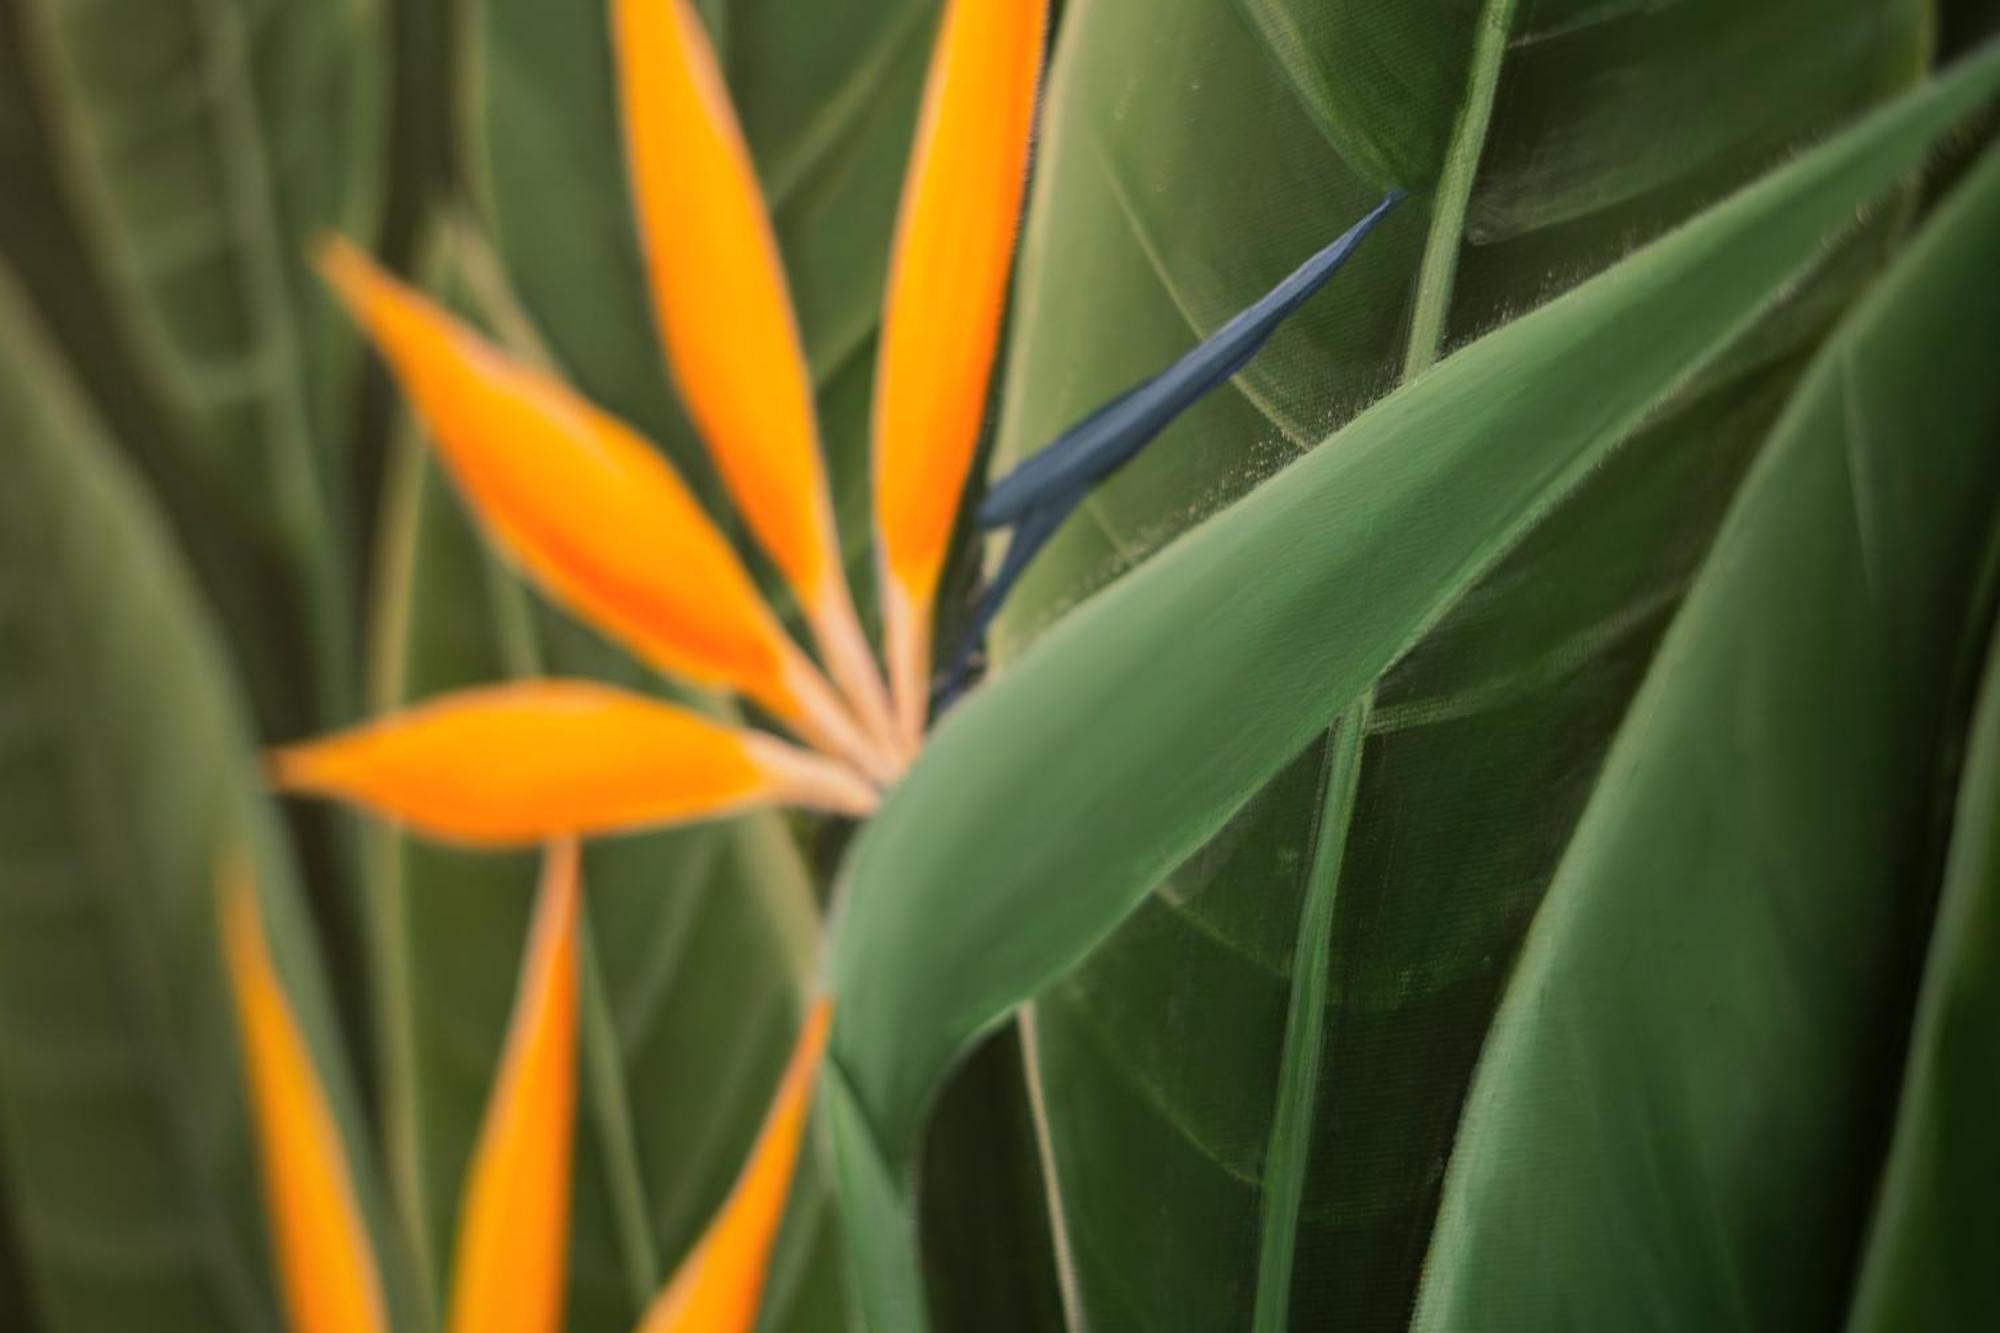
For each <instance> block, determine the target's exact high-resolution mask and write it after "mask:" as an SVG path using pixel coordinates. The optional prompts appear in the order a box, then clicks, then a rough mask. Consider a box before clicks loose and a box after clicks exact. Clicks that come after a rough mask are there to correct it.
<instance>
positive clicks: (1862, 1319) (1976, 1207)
mask: <svg viewBox="0 0 2000 1333" xmlns="http://www.w3.org/2000/svg"><path fill="white" fill-rule="evenodd" d="M1954 332H1955V331H1954ZM1985 678H1986V680H1985V685H1984V686H1983V687H1982V688H1981V690H1980V697H1979V708H1978V711H1977V712H1976V713H1975V714H1974V717H1973V722H1972V728H1971V733H1970V736H1969V738H1968V750H1969V753H1968V755H1967V757H1966V767H1965V773H1964V776H1963V777H1962V778H1961V780H1960V782H1959V787H1958V802H1957V806H1956V812H1957V818H1956V823H1955V825H1954V827H1953V830H1952V839H1951V854H1950V859H1949V860H1948V861H1947V862H1946V865H1945V874H1944V888H1943V893H1942V896H1941V898H1940V901H1939V904H1938V913H1937V920H1936V921H1935V923H1933V925H1932V927H1931V940H1930V948H1929V953H1928V956H1927V958H1926V961H1925V965H1924V979H1923V987H1922V990H1921V991H1920V993H1919V996H1918V1004H1917V1020H1916V1027H1915V1031H1914V1033H1913V1036H1912V1038H1911V1042H1910V1053H1909V1060H1908V1063H1907V1064H1906V1066H1905V1069H1904V1074H1903V1090H1902V1097H1901V1099H1900V1102H1899V1109H1898V1111H1897V1114H1896V1134H1895V1139H1894V1143H1893V1146H1892V1147H1891V1150H1890V1153H1889V1157H1888V1160H1887V1163H1886V1165H1885V1167H1884V1171H1883V1176H1882V1181H1881V1185H1880V1190H1879V1195H1878V1197H1877V1199H1876V1203H1875V1215H1874V1221H1873V1223H1872V1225H1871V1226H1870V1229H1869V1236H1868V1244H1867V1247H1866V1249H1865V1250H1864V1252H1863V1260H1862V1265H1861V1269H1860V1272H1861V1277H1860V1282H1859V1285H1858V1287H1857V1290H1856V1295H1855V1300H1854V1306H1853V1308H1852V1310H1851V1311H1850V1312H1849V1318H1848V1327H1849V1328H1852V1329H1856V1330H1866V1329H1881V1330H1884V1333H1887V1331H1888V1330H1893V1329H1905V1328H1976V1327H1978V1325H1979V1321H1980V1320H1981V1319H1983V1318H1985V1317H1986V1315H1987V1312H1988V1311H1990V1310H1993V1309H1995V1308H1996V1307H2000V1272H1996V1271H1995V1269H1994V1266H1993V1255H1994V1254H1995V1253H1996V1252H2000V1218H1996V1216H1995V1214H1994V1211H1993V1209H1992V1208H1991V1207H1989V1206H1988V1204H1987V1200H1986V1197H1985V1195H1986V1189H1987V1185H1988V1184H1989V1183H1990V1182H1991V1181H1993V1180H1995V1179H2000V1154H1996V1145H1995V1140H1994V1138H1993V1135H1992V1134H1991V1133H1990V1132H1989V1131H1990V1128H1991V1126H1993V1125H1994V1124H1996V1123H2000V1065H1996V1063H1995V1061H1994V1060H1993V1058H1992V1054H1993V1051H1994V1049H1995V1047H1996V1042H2000V640H1996V642H1995V643H1994V644H1993V646H1992V647H1991V648H1989V649H1988V651H1987V656H1986V671H1985Z"/></svg>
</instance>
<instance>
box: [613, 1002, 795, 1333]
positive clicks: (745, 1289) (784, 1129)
mask: <svg viewBox="0 0 2000 1333" xmlns="http://www.w3.org/2000/svg"><path fill="white" fill-rule="evenodd" d="M831 1013H832V1010H831V1007H830V1006H829V1004H828V1003H827V1001H825V1000H821V1001H819V1002H818V1003H817V1004H815V1005H814V1006H813V1008H812V1012H811V1013H809V1014H807V1015H806V1022H805V1028H804V1030H803V1031H801V1032H800V1033H799V1042H798V1046H797V1048H796V1049H795V1050H794V1051H793V1052H792V1059H791V1063H790V1064H789V1065H788V1066H787V1067H786V1069H785V1077H784V1080H783V1081H782V1082H781V1083H780V1084H779V1085H778V1096H777V1100H776V1101H774V1102H773V1103H772V1104H771V1110H770V1113H769V1114H768V1115H767V1116H765V1118H764V1128H763V1129H761V1130H759V1131H758V1134H757V1142H756V1144H755V1146H753V1147H752V1148H751V1150H750V1160H749V1161H748V1162H747V1163H746V1164H745V1165H744V1167H743V1174H742V1175H740V1176H738V1177H737V1178H736V1186H735V1188H734V1189H732V1190H731V1191H730V1192H729V1197H728V1198H727V1199H725V1200H724V1201H723V1204H722V1211H721V1212H719V1213H717V1214H716V1215H715V1220H714V1221H712V1222H710V1223H709V1225H708V1230H707V1232H706V1233H704V1234H703V1236H702V1238H701V1240H700V1241H699V1242H697V1243H696V1245H695V1248H694V1251H693V1253H691V1254H689V1255H688V1257H687V1259H686V1260H685V1261H684V1262H683V1263H682V1264H681V1266H680V1270H679V1271H678V1272H676V1273H675V1274H674V1276H673V1279H672V1280H671V1281H669V1282H668V1283H667V1286H666V1289H665V1290H664V1291H662V1292H661V1293H660V1295H659V1297H658V1298H657V1299H655V1300H654V1302H653V1304H652V1307H651V1308H650V1309H648V1310H647V1311H646V1315H645V1318H644V1319H642V1320H640V1322H639V1333H748V1330H749V1329H750V1326H751V1325H752V1324H753V1323H755V1322H756V1319H757V1305H758V1302H759V1301H760V1300H761V1299H762V1297H763V1294H764V1270H765V1269H766V1268H767V1267H768V1266H769V1264H770V1260H771V1242H772V1241H773V1240H774V1239H776V1237H777V1234H778V1223H779V1221H780V1220H781V1219H782V1218H783V1216H784V1212H785V1196H786V1195H787V1194H788V1193H789V1192H790V1191H791V1187H792V1171H793V1168H794V1167H795V1166H796V1165H797V1163H798V1157H799V1138H800V1136H801V1135H802V1133H803V1132H804V1130H805V1125H806V1115H807V1113H808V1112H809V1111H810V1110H811V1109H812V1089H813V1080H814V1077H815V1076H816V1075H817V1073H818V1072H819V1061H820V1054H821V1052H822V1051H824V1050H825V1048H826V1030H827V1020H828V1019H829V1017H830V1016H831Z"/></svg>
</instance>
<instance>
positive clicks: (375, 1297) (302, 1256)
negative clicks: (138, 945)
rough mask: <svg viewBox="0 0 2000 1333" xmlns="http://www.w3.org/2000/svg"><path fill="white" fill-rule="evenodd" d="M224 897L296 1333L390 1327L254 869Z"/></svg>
mask: <svg viewBox="0 0 2000 1333" xmlns="http://www.w3.org/2000/svg"><path fill="white" fill-rule="evenodd" d="M220 890H221V899H222V946H223V958H224V961H225V963H226V965H227V968H228V972H229V985H230V992H231V994H232V996H233V997H234V999H235V1004H236V1021H237V1025H238V1030H239V1033H240V1039H241V1041H242V1047H243V1069H244V1075H245V1078H246V1081H247V1082H248V1085H249V1095H250V1110H251V1118H252V1121H253V1122H254V1124H255V1128H256V1134H257V1149H258V1157H259V1160H260V1161H261V1163H262V1166H263V1180H264V1206H265V1209H266V1210H267V1212H268V1214H269V1218H270V1226H271V1240H272V1248H273V1250H274V1251H275V1253H276V1257H277V1263H278V1279H279V1285H280V1287H281V1288H282V1290H283V1295H284V1301H285V1310H286V1313H287V1315H288V1316H289V1322H290V1324H291V1327H292V1328H293V1330H295V1333H377V1331H378V1330H386V1329H387V1328H388V1320H387V1317H386V1316H385V1315H384V1313H383V1304H382V1283H381V1278H380V1277H379V1275H378V1274H377V1272H376V1269H375V1256H374V1251H373V1249H372V1248H371V1247H370V1245H369V1241H368V1232H367V1229H366V1227H364V1226H363V1225H362V1221H361V1214H360V1210H359V1209H358V1208H357V1207H356V1206H355V1202H354V1188H353V1184H352V1181H351V1180H350V1178H349V1174H348V1164H347V1151H346V1149H345V1147H344V1146H343V1145H342V1142H341V1137H340V1131H339V1129H338V1127H337V1126H336V1125H335V1123H334V1119H333V1112H332V1111H331V1110H330V1109H329V1107H328V1105H327V1100H326V1093H325V1091H324V1090H323V1089H322V1088H321V1086H320V1083H319V1077H318V1075H317V1074H316V1073H315V1072H314V1070H313V1063H312V1055H311V1053H310V1051H309V1050H308V1049H307V1046H306V1041H305V1037H304V1035H303V1034H302V1033H301V1032H300V1030H299V1025H298V1021H297V1020H296V1018H294V1016H293V1014H292V1009H291V1004H290V1002H289V1001H288V1000H287V998H286V996H285V988H284V984H283V983H282V982H281V981H280V980H279V979H278V973H277V969H276V968H275V967H274V966H273V965H272V962H271V955H270V950H269V947H268V946H267V944H266V942H265V938H264V923H263V919H262V917H261V915H260V914H259V912H258V910H257V888H256V885H255V884H254V883H253V882H252V881H251V877H250V867H249V865H248V863H247V862H245V861H243V860H241V859H240V858H232V859H231V861H230V862H229V863H228V864H227V865H226V866H225V867H224V869H223V871H222V875H221V881H220Z"/></svg>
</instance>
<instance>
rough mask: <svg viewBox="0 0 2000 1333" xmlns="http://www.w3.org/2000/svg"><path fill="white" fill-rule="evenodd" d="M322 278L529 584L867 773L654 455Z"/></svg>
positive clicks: (549, 382) (392, 285) (347, 277)
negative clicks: (371, 343)
mask: <svg viewBox="0 0 2000 1333" xmlns="http://www.w3.org/2000/svg"><path fill="white" fill-rule="evenodd" d="M321 268H322V270H323V271H324V272H325V274H326V277H327V280H328V282H330V283H331V284H332V286H333V288H334V290H335V291H336V292H338V293H339V295H340V298H341V300H342V301H343V302H345V303H346V305H347V306H348V308H349V309H350V310H351V311H352V312H353V313H354V316H355V318H357V319H358V320H360V321H361V323H362V324H363V325H364V326H365V327H366V328H367V330H368V332H369V333H370V335H371V336H372V337H373V338H374V340H375V342H376V344H377V345H378V346H379V347H380V348H381V349H382V353H383V355H384V356H386V357H387V358H388V360H389V362H390V364H391V366H392V367H393V368H394V369H395V371H396V373H397V376H398V377H399V378H400V379H401V381H402V383H403V387H404V389H405V391H406V392H407V393H408V394H409V396H410V399H411V401H412V402H413V403H414V404H415V405H416V408H417V411H418V413H419V414H420V415H421V416H422V417H423V419H424V422H425V424H426V425H427V426H428V427H429V429H430V432H431V434H432V436H433V437H434V438H435V439H436V441H437V444H438V447H439V450H440V452H441V453H442V454H443V456H444V459H445V462H446V464H447V465H448V466H449V468H450V470H451V473H452V475H453V476H454V477H455V478H456V479H457V481H458V484H459V487H460V489H461V490H462V491H463V492H464V494H465V496H466V498H467V500H468V501H469V502H470V504H471V506H472V507H473V509H475V510H476V511H477V512H478V515H479V517H480V519H481V520H482V521H483V522H484V524H485V526H486V529H487V532H488V534H489V535H490V537H491V538H492V539H493V541H494V544H495V545H496V546H498V547H499V548H500V549H501V550H502V551H503V552H504V553H505V554H506V555H507V556H508V557H509V558H511V559H512V560H513V561H514V562H515V563H516V564H518V565H519V566H520V567H521V569H522V570H524V571H525V572H526V573H527V575H528V576H529V577H530V578H532V579H534V580H535V582H536V583H538V584H540V585H541V586H542V587H543V588H544V589H546V590H547V591H548V592H549V593H550V594H551V595H553V596H554V597H556V598H558V599H559V600H561V601H563V602H565V603H566V604H568V605H569V606H570V607H572V608H573V609H574V610H576V611H577V612H578V613H579V614H581V615H582V616H583V617H585V618H586V619H588V620H590V621H591V622H593V623H594V624H596V625H598V626H599V627H601V628H602V629H604V630H605V631H606V632H607V633H609V634H611V635H612V636H613V637H614V638H617V639H618V640H620V641H621V642H623V643H625V644H626V645H627V646H629V647H630V648H632V650H633V651H634V652H636V653H638V654H639V655H640V656H641V657H643V658H645V659H646V660H647V661H648V662H650V663H652V664H653V665H654V666H656V667H659V668H660V669H661V670H663V671H667V672H669V673H672V674H674V675H677V676H680V677H682V678H684V679H686V680H690V681H693V682H695V683H697V684H700V685H705V686H723V687H727V688H730V689H735V690H739V691H741V692H742V693H744V694H745V695H747V696H749V697H750V698H752V699H755V700H756V701H757V702H758V703H760V704H762V705H763V706H764V707H765V708H767V709H769V710H770V711H771V712H772V713H774V714H775V715H776V716H777V717H779V718H780V719H782V720H783V721H785V722H786V723H787V724H788V725H790V726H792V727H793V728H794V729H795V730H797V731H798V732H799V733H800V734H801V735H803V736H805V737H807V739H809V740H811V741H812V742H813V743H814V744H816V745H821V746H823V747H825V748H828V749H831V750H834V751H836V752H839V753H842V754H848V755H851V756H858V757H861V758H864V759H869V760H871V761H872V757H873V747H872V746H870V745H869V744H868V743H867V741H866V740H865V739H864V738H862V737H860V736H859V735H858V734H857V733H856V731H855V728H854V724H853V723H852V721H851V720H849V719H848V718H847V716H846V713H845V711H844V710H843V709H842V707H841V706H840V705H839V704H838V703H837V702H836V700H835V698H834V696H833V694H832V692H831V691H830V690H829V689H828V687H827V685H826V683H825V681H824V680H823V679H821V677H820V675H819V672H818V671H817V669H815V668H814V667H813V665H812V664H811V663H810V662H809V661H808V660H807V659H806V657H805V655H804V654H802V653H800V652H799V650H798V648H797V647H796V646H795V645H793V644H792V642H791V641H790V640H789V639H788V638H786V636H785V633H784V631H783V630H782V629H781V628H780V627H779V625H778V622H777V620H776V618H775V617H773V616H772V614H771V612H770V610H769V609H768V608H767V607H766V606H765V605H764V601H763V599H762V597H760V596H759V595H758V593H757V588H756V585H755V584H754V583H753V582H752V581H751V578H750V575H749V573H748V571H746V570H745V569H744V568H743V565H742V562H741V561H739V560H738V559H737V558H736V553H735V552H734V551H732V550H731V549H730V546H729V543H728V542H727V541H726V540H725V539H724V538H723V536H722V533H721V532H720V531H719V530H718V529H717V528H716V526H715V524H714V523H713V522H711V521H710V519H709V517H708V515H707V514H706V513H705V512H704V511H703V510H702V507H701V505H700V504H699V503H698V502H697V501H696V500H695V498H694V496H693V495H692V494H691V493H690V492H689V491H688V489H687V487H686V486H685V485H683V484H682V482H681V479H680V478H679V477H678V476H676V475H675V474H674V470H673V469H672V468H671V467H670V466H668V464H667V462H666V461H665V460H664V459H663V458H662V457H661V456H660V455H659V453H658V451H656V450H655V449H654V448H653V447H652V446H651V445H649V444H647V443H646V442H645V441H644V440H643V439H641V438H640V437H639V436H638V435H637V434H636V433H635V432H634V431H632V430H631V428H629V427H627V426H626V425H624V424H623V423H622V422H620V421H618V420H617V419H615V418H613V417H611V416H609V415H607V414H606V413H604V412H601V411H599V410H598V409H597V408H595V407H593V406H591V404H589V403H588V402H586V401H584V400H583V399H582V398H580V397H578V396H577V395H576V394H575V393H573V392H572V391H571V390H570V389H568V388H567V387H566V386H565V385H563V384H562V383H561V382H560V381H558V380H556V379H554V378H552V377H551V376H549V375H546V374H543V373H541V372H540V371H537V370H534V369H531V368H529V367H526V366H522V365H519V364H517V363H515V362H513V361H511V360H509V359H508V358H507V357H506V356H504V355H502V354H501V353H500V352H499V351H498V350H497V349H495V348H494V347H492V346H491V345H490V344H488V343H487V342H486V341H485V340H483V339H481V338H480V337H479V336H478V335H477V334H474V333H473V332H472V331H471V330H469V329H467V328H465V327H464V326H463V325H461V324H459V323H458V322H457V321H455V320H453V319H452V318H451V317H450V316H449V315H447V314H445V313H444V312H443V311H442V310H440V309H438V308H437V306H436V305H434V304H432V303H431V302H430V301H428V300H426V299H425V298H424V297H422V296H420V295H419V294H417V293H416V292H414V291H412V290H410V289H409V288H408V287H405V286H403V285H402V284H400V283H398V282H397V281H396V280H395V279H394V278H391V277H390V276H388V275H387V274H385V273H383V272H382V271H381V270H379V269H377V268H376V267H375V266H374V265H373V264H372V263H371V262H370V261H369V260H368V259H367V258H366V257H365V256H363V255H362V254H361V252H360V251H358V250H356V249H355V248H354V247H353V246H351V245H348V244H346V243H345V242H342V241H333V242H330V243H329V244H328V245H327V246H326V248H325V250H324V252H323V254H322V256H321Z"/></svg>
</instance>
